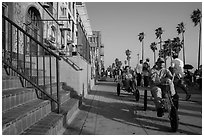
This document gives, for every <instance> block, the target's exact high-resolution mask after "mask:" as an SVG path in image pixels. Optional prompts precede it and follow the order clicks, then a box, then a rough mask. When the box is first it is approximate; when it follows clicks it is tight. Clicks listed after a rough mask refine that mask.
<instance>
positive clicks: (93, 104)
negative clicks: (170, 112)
mask: <svg viewBox="0 0 204 137" xmlns="http://www.w3.org/2000/svg"><path fill="white" fill-rule="evenodd" d="M90 94H92V95H98V96H103V97H107V98H113V99H121V97H118V96H117V95H116V94H113V93H112V92H103V91H91V93H90ZM125 96H126V97H129V96H130V95H129V94H127V93H126V94H124V97H122V98H123V99H124V101H126V97H125ZM131 97H132V98H133V96H131ZM83 102H84V103H83V105H82V107H80V109H81V110H83V111H88V112H90V111H91V113H97V114H98V115H101V116H103V117H105V118H108V119H110V120H113V121H117V122H120V123H124V124H128V125H131V126H135V127H143V129H144V130H145V129H150V130H157V131H162V132H171V131H170V122H169V120H168V119H163V118H159V117H156V112H155V116H153V117H150V116H145V115H139V114H137V113H136V114H134V112H133V111H134V110H136V111H140V110H138V106H133V105H130V104H126V103H117V102H111V103H108V102H104V101H99V100H90V99H86V98H85V99H84V100H83ZM134 107H136V108H134ZM133 108H134V109H133ZM125 110H126V111H125ZM127 110H128V111H127ZM180 124H184V123H180ZM185 125H186V123H185ZM189 126H194V125H190V124H189ZM187 130H188V129H187ZM187 130H182V129H179V130H178V132H181V133H184V134H191V135H195V134H197V133H194V132H190V131H187ZM175 134H176V133H175Z"/></svg>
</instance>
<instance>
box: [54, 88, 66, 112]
mask: <svg viewBox="0 0 204 137" xmlns="http://www.w3.org/2000/svg"><path fill="white" fill-rule="evenodd" d="M59 96H60V104H63V103H65V102H66V101H68V100H69V99H70V92H69V91H65V90H61V91H60V92H59ZM53 97H54V99H57V93H54V94H53ZM55 109H57V103H55V102H52V110H55Z"/></svg>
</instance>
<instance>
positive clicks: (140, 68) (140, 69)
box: [136, 64, 142, 74]
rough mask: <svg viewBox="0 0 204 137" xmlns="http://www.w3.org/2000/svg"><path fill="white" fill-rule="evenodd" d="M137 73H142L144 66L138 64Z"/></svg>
mask: <svg viewBox="0 0 204 137" xmlns="http://www.w3.org/2000/svg"><path fill="white" fill-rule="evenodd" d="M136 72H137V73H140V74H141V73H142V64H137V66H136Z"/></svg>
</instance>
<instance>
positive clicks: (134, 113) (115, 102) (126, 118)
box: [64, 82, 202, 135]
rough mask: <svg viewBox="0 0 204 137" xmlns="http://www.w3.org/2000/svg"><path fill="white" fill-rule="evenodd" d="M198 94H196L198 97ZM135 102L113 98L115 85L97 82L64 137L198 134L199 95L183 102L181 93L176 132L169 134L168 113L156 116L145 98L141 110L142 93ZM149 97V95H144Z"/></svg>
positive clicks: (127, 97) (124, 96)
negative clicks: (145, 104) (178, 121)
mask: <svg viewBox="0 0 204 137" xmlns="http://www.w3.org/2000/svg"><path fill="white" fill-rule="evenodd" d="M198 93H199V94H198ZM140 94H141V97H140V100H139V102H136V101H135V99H134V97H133V96H132V94H130V93H127V92H123V91H122V93H121V95H120V97H118V96H117V95H116V84H115V83H113V82H100V83H99V84H98V85H96V86H94V88H93V90H92V91H91V92H90V93H89V94H88V95H87V97H85V99H84V100H83V105H82V107H81V108H80V111H79V113H78V114H77V115H76V117H75V119H74V120H73V121H72V122H71V124H70V126H69V127H68V128H67V130H66V131H65V132H64V135H66V134H71V135H131V134H136V135H155V134H156V135H169V134H173V135H198V134H202V95H201V93H200V92H195V93H194V94H192V98H191V100H190V101H184V100H183V98H184V97H185V95H184V94H183V93H182V92H181V93H179V95H180V102H179V103H180V108H179V118H180V124H179V129H178V131H177V132H176V133H174V132H171V130H170V122H169V119H168V114H165V115H164V116H163V117H162V118H159V117H157V116H156V111H155V108H154V104H153V102H152V101H150V100H149V97H148V108H147V111H143V92H142V91H140ZM148 96H150V93H148Z"/></svg>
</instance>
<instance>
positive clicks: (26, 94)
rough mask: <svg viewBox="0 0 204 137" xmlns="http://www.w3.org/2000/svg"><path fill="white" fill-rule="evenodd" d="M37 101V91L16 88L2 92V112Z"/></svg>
mask: <svg viewBox="0 0 204 137" xmlns="http://www.w3.org/2000/svg"><path fill="white" fill-rule="evenodd" d="M35 99H37V95H36V92H35V89H33V88H16V89H8V90H3V91H2V111H3V112H4V111H7V110H9V109H12V108H14V107H17V106H19V105H22V104H25V103H28V102H29V101H33V100H35Z"/></svg>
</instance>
